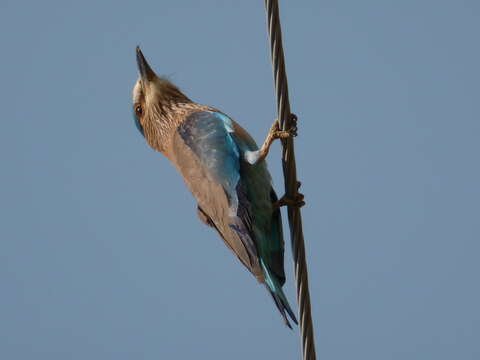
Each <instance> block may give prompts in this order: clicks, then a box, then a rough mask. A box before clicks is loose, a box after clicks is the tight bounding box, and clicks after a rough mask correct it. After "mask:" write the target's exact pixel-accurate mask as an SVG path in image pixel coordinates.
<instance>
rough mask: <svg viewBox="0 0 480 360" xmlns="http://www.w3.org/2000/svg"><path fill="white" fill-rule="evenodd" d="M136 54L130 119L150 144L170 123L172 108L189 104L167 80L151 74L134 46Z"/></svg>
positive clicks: (145, 61)
mask: <svg viewBox="0 0 480 360" xmlns="http://www.w3.org/2000/svg"><path fill="white" fill-rule="evenodd" d="M136 51H137V65H138V71H139V72H140V77H139V79H138V80H137V82H136V83H135V86H134V88H133V113H134V120H135V125H136V126H137V128H138V130H139V131H140V133H141V134H142V135H143V136H145V137H146V138H147V140H148V141H149V142H150V143H151V142H152V141H153V140H154V137H155V138H158V137H159V136H162V135H164V130H165V129H167V128H168V125H169V124H168V123H169V122H171V121H173V120H172V108H173V107H174V106H175V105H177V104H180V103H187V102H191V101H190V99H188V97H187V96H185V95H184V94H183V93H182V92H181V91H180V90H179V89H178V88H177V87H176V86H175V85H173V84H172V83H171V82H170V81H168V80H167V79H165V78H162V77H159V76H157V75H156V74H155V72H154V71H153V70H152V68H151V67H150V65H149V64H148V63H147V60H146V59H145V57H144V56H143V54H142V51H141V50H140V48H139V47H138V46H137V50H136ZM149 138H150V139H149ZM151 140H152V141H151ZM156 141H159V139H156ZM151 145H153V144H151Z"/></svg>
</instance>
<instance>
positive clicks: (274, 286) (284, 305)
mask: <svg viewBox="0 0 480 360" xmlns="http://www.w3.org/2000/svg"><path fill="white" fill-rule="evenodd" d="M261 264H262V268H263V272H264V274H265V287H266V288H267V290H268V292H269V293H270V295H271V296H272V299H273V301H274V302H275V305H276V306H277V308H278V311H280V314H281V315H282V317H283V320H284V321H285V325H287V326H288V327H289V328H290V329H291V328H292V325H290V322H289V321H288V317H287V314H288V316H289V317H290V319H291V320H292V321H293V322H294V323H295V324H297V325H298V322H297V318H296V317H295V314H294V313H293V311H292V308H291V307H290V305H289V303H288V300H287V298H286V297H285V294H284V293H283V290H282V286H281V285H280V283H279V281H278V280H277V279H276V277H275V275H273V274H271V273H270V271H269V270H268V268H267V266H266V265H265V263H264V262H263V260H261Z"/></svg>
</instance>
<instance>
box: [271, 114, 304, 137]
mask: <svg viewBox="0 0 480 360" xmlns="http://www.w3.org/2000/svg"><path fill="white" fill-rule="evenodd" d="M297 119H298V118H297V115H295V114H290V128H289V129H288V130H281V129H280V121H278V119H277V120H275V122H274V123H273V125H272V127H271V129H270V134H271V136H272V139H288V138H292V137H295V136H297Z"/></svg>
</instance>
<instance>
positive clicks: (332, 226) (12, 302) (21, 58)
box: [0, 0, 480, 360]
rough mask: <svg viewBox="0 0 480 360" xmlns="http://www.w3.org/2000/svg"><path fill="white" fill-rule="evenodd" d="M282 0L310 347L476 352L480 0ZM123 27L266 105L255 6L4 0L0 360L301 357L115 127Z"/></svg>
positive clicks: (236, 100)
mask: <svg viewBox="0 0 480 360" xmlns="http://www.w3.org/2000/svg"><path fill="white" fill-rule="evenodd" d="M280 3H281V4H280V5H281V16H282V24H283V30H284V45H285V51H286V60H287V71H288V75H289V84H290V94H291V103H292V110H293V111H294V112H295V113H297V115H298V116H299V136H298V138H297V139H298V141H296V146H297V157H298V160H297V162H298V168H299V170H298V173H299V178H300V180H301V181H303V184H304V185H303V192H304V193H305V195H306V200H307V206H305V207H304V209H303V215H304V226H305V238H306V242H307V251H308V260H309V266H310V284H311V293H312V302H313V315H314V321H315V326H316V339H317V348H318V353H319V358H321V359H329V360H333V359H339V360H340V359H353V358H355V359H369V360H374V359H378V360H383V359H398V360H404V359H422V360H424V359H435V360H443V359H445V360H446V359H448V360H451V359H462V360H467V359H472V360H473V359H479V358H480V342H479V339H480V311H479V304H480V288H479V275H480V265H479V255H480V243H479V240H480V228H479V224H480V221H479V215H480V205H479V204H480V190H479V183H480V167H479V154H480V145H479V143H480V121H479V118H480V101H479V95H480V85H479V84H480V71H479V64H480V50H479V36H480V21H479V19H480V3H479V2H478V1H474V0H471V1H466V0H465V1H461V0H456V1H442V0H436V1H433V0H432V1H428V0H424V1H418V0H406V1H385V0H376V1H375V0H366V1H356V0H350V1H347V0H345V1H327V0H321V1H302V2H300V1H281V2H280ZM136 45H141V46H142V49H143V50H144V53H145V55H146V57H147V59H148V60H149V61H150V63H151V64H152V66H153V67H154V69H155V70H156V71H157V72H158V73H160V74H164V75H167V76H169V77H170V78H171V79H172V80H173V81H174V82H175V83H176V84H177V85H178V86H180V87H181V88H182V89H183V90H184V91H185V93H186V94H187V95H188V96H190V97H191V98H192V99H194V100H196V101H198V102H200V103H205V104H209V105H213V106H216V107H218V108H220V109H222V110H223V111H225V112H226V113H228V114H229V115H230V116H232V117H233V118H234V119H236V120H237V121H238V122H240V123H241V124H242V125H244V127H246V128H247V129H248V130H249V131H250V132H251V133H252V135H253V136H254V137H255V138H256V139H257V141H259V142H260V141H262V140H263V138H264V136H265V134H266V132H267V130H268V129H269V127H270V124H271V122H272V120H273V119H274V118H275V106H274V92H273V85H272V74H271V65H270V54H269V49H268V40H267V35H266V25H265V16H264V9H263V1H252V0H248V1H238V0H237V1H213V0H210V1H207V0H205V1H184V0H176V1H173V0H172V1H162V0H156V1H129V2H118V1H49V0H46V1H7V0H2V2H1V3H0V48H1V54H2V56H1V59H2V60H1V67H0V80H1V81H0V99H1V104H2V114H3V115H2V121H1V123H0V124H1V125H0V157H1V164H2V170H1V172H0V179H1V185H2V186H1V187H0V201H1V207H0V222H1V224H0V225H1V226H0V358H1V359H5V360H30V359H49V360H64V359H75V360H76V359H78V360H85V359H89V360H107V359H112V360H113V359H115V360H123V359H125V360H126V359H146V360H149V359H152V360H153V359H155V360H157V359H192V358H202V359H203V358H204V359H245V358H248V359H297V358H299V354H300V344H299V337H298V332H297V331H296V330H297V329H295V331H290V330H289V329H287V328H286V327H285V326H283V324H282V321H281V318H280V316H279V315H278V313H277V310H276V309H275V307H274V305H273V302H272V300H271V299H270V297H269V296H268V294H267V292H266V291H265V290H264V289H263V288H262V286H260V285H258V284H257V283H256V281H255V279H254V278H253V277H252V276H251V275H250V274H249V273H248V272H247V271H246V270H245V269H244V268H243V267H242V266H241V265H240V264H239V262H238V261H237V260H236V258H235V257H234V256H233V255H232V254H231V253H230V252H229V250H228V249H227V248H226V247H225V245H224V244H223V242H222V241H221V240H220V238H219V237H218V236H217V235H216V233H215V232H214V231H212V230H211V229H209V228H207V227H206V226H204V225H202V224H201V223H200V221H199V220H198V219H197V217H196V212H195V203H194V201H193V198H192V196H191V195H190V194H189V193H188V191H187V190H186V188H185V186H184V184H183V182H182V180H181V178H180V176H179V175H178V174H177V173H176V172H175V171H174V169H173V167H172V166H171V165H170V164H169V163H168V162H167V160H166V159H165V158H163V157H162V156H161V155H160V154H158V153H155V152H154V151H152V150H151V149H150V148H148V147H147V145H146V143H145V141H144V139H143V138H142V137H141V136H140V134H139V133H138V132H137V130H136V129H135V126H134V123H133V119H132V116H131V112H132V110H131V90H132V87H133V84H134V82H135V80H136V78H137V68H136V63H135V46H136ZM269 164H270V169H271V171H272V174H273V176H274V179H275V184H276V188H277V190H278V192H279V193H281V192H282V188H283V184H282V176H281V169H280V149H279V146H278V144H277V145H275V147H274V149H273V151H272V154H271V156H270V159H269ZM287 241H288V239H287ZM287 248H288V252H287V256H286V269H287V270H288V286H287V289H286V290H287V296H288V298H289V299H290V302H291V303H292V304H294V303H295V293H294V286H293V284H294V282H293V278H292V261H291V255H290V252H289V246H288V242H287Z"/></svg>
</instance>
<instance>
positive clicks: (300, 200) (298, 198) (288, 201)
mask: <svg viewBox="0 0 480 360" xmlns="http://www.w3.org/2000/svg"><path fill="white" fill-rule="evenodd" d="M300 185H301V183H300V181H298V182H297V191H298V189H299V188H300ZM304 198H305V196H304V195H303V194H302V193H299V192H296V193H295V194H294V195H293V197H289V196H287V194H285V195H283V196H282V197H281V198H280V199H279V200H277V201H275V202H274V203H273V208H274V210H276V209H278V208H280V207H282V206H294V207H297V208H301V207H302V206H304V205H305V201H304Z"/></svg>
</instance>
